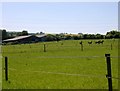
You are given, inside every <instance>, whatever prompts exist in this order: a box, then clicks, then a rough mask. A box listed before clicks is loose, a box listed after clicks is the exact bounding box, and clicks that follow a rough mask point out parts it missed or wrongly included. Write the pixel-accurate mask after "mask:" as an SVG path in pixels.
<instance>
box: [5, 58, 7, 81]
mask: <svg viewBox="0 0 120 91" xmlns="http://www.w3.org/2000/svg"><path fill="white" fill-rule="evenodd" d="M5 80H6V81H8V58H7V57H5Z"/></svg>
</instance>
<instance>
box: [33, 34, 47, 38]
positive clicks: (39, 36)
mask: <svg viewBox="0 0 120 91" xmlns="http://www.w3.org/2000/svg"><path fill="white" fill-rule="evenodd" d="M35 36H36V37H38V38H41V37H44V36H46V35H45V34H42V35H35Z"/></svg>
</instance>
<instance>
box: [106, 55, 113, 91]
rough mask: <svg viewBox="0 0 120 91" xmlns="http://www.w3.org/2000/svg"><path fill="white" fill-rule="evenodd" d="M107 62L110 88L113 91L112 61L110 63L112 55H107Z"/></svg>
mask: <svg viewBox="0 0 120 91" xmlns="http://www.w3.org/2000/svg"><path fill="white" fill-rule="evenodd" d="M105 57H106V62H107V75H106V77H107V78H108V88H109V91H112V75H111V61H110V54H105Z"/></svg>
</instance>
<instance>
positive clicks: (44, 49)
mask: <svg viewBox="0 0 120 91" xmlns="http://www.w3.org/2000/svg"><path fill="white" fill-rule="evenodd" d="M44 52H46V45H45V44H44Z"/></svg>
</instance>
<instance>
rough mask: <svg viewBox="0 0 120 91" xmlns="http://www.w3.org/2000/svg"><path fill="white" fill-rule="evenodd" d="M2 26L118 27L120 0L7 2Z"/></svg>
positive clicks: (78, 29) (33, 28)
mask: <svg viewBox="0 0 120 91" xmlns="http://www.w3.org/2000/svg"><path fill="white" fill-rule="evenodd" d="M2 28H4V29H6V30H9V31H22V30H27V31H28V32H41V31H42V32H45V33H92V34H93V33H94V34H96V33H101V34H105V33H106V32H107V31H110V30H112V29H117V28H118V3H117V2H101V3H100V2H96V3H95V2H66V3H65V2H63V3H62V2H57V3H55V2H49V3H48V2H46V3H43V2H23V3H22V2H21V3H20V2H16V3H15V2H11V3H10V2H5V3H2Z"/></svg>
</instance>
